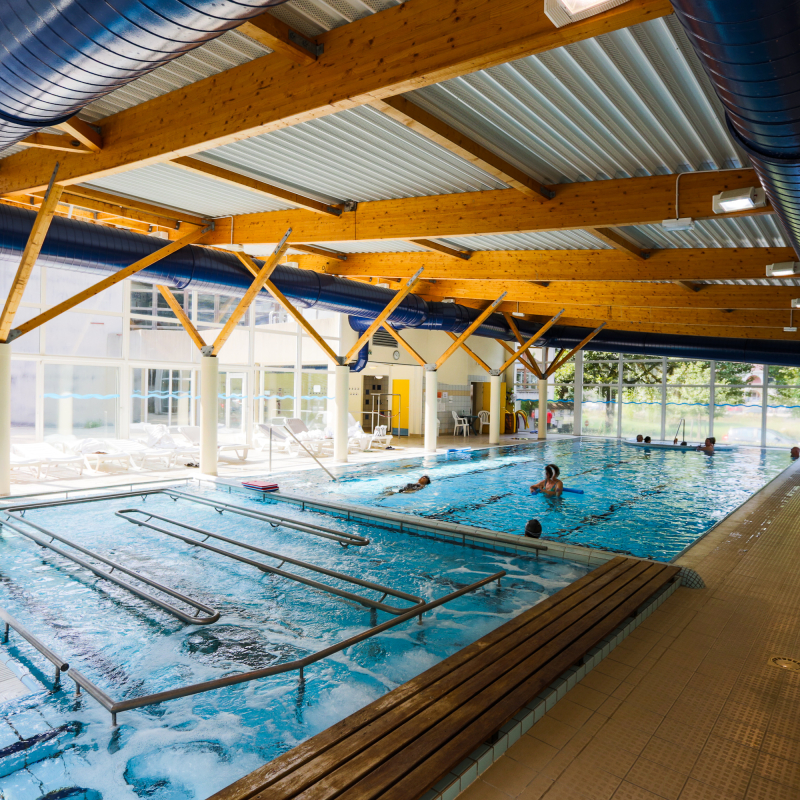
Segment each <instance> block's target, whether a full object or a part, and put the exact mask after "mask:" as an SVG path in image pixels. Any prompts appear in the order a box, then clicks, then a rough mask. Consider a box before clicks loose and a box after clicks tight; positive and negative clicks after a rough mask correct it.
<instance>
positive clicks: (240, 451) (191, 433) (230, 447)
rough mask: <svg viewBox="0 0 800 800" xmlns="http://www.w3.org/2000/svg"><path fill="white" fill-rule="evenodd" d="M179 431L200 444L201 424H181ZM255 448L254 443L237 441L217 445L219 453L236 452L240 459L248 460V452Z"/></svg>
mask: <svg viewBox="0 0 800 800" xmlns="http://www.w3.org/2000/svg"><path fill="white" fill-rule="evenodd" d="M178 431H179V432H180V433H181V434H182V435H183V436H185V437H186V438H187V439H188V440H189V441H190V442H191V443H192V444H193V445H195V446H198V447H199V446H200V426H199V425H180V426H179V427H178ZM251 449H253V445H251V444H246V443H242V444H239V443H235V444H225V443H223V444H218V445H217V455H218V456H219V455H222V454H223V453H231V452H233V453H236V457H237V458H238V459H239V461H246V460H247V452H248V451H249V450H251Z"/></svg>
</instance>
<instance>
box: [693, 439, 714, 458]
mask: <svg viewBox="0 0 800 800" xmlns="http://www.w3.org/2000/svg"><path fill="white" fill-rule="evenodd" d="M716 443H717V440H716V439H715V438H714V437H713V436H709V437H708V439H706V443H705V444H701V445H700V447H698V448H697V449H698V450H699V451H700V452H701V453H706V454H708V455H712V454H713V453H714V445H715V444H716Z"/></svg>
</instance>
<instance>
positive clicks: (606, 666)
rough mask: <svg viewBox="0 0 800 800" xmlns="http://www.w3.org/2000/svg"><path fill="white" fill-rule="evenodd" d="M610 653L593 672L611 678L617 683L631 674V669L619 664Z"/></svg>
mask: <svg viewBox="0 0 800 800" xmlns="http://www.w3.org/2000/svg"><path fill="white" fill-rule="evenodd" d="M613 656H614V653H613V652H612V653H611V655H610V656H608V658H604V659H603V660H602V661H601V662H600V663H599V664H598V665H597V666H596V667H595V670H596V671H597V672H600V673H601V674H603V675H608V676H609V677H611V678H616V679H617V680H619V681H624V680H625V678H627V677H628V675H630V674H631V672H633V669H632V668H631V667H628V666H626V665H625V664H622V663H620V662H619V661H616V660H615V659H614V657H613Z"/></svg>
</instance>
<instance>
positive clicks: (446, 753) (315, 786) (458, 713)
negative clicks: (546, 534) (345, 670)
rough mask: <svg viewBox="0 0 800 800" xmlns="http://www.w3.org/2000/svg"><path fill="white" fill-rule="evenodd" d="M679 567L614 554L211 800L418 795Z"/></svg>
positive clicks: (409, 798)
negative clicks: (611, 557) (579, 577)
mask: <svg viewBox="0 0 800 800" xmlns="http://www.w3.org/2000/svg"><path fill="white" fill-rule="evenodd" d="M677 573H678V568H677V567H673V566H669V565H667V564H658V563H652V562H648V561H639V560H637V559H632V558H624V557H619V558H615V559H613V560H612V561H609V562H608V563H606V564H604V565H603V566H601V567H598V568H597V569H595V570H594V571H592V572H590V573H588V574H587V575H585V576H584V577H583V578H581V579H580V580H578V581H576V582H575V583H573V584H571V585H570V586H568V587H566V588H564V589H562V590H561V591H559V592H557V593H556V594H554V595H553V596H552V597H549V598H548V599H547V600H544V601H543V602H541V603H539V604H538V605H536V606H534V607H533V608H531V609H529V610H528V611H526V612H524V613H522V614H520V615H519V616H517V617H515V618H514V619H512V620H510V621H509V622H507V623H505V624H504V625H502V626H501V627H500V628H498V629H497V630H495V631H493V632H492V633H490V634H488V635H487V636H484V637H483V638H482V639H479V640H478V641H476V642H474V643H473V644H471V645H470V646H469V647H466V648H464V649H463V650H461V651H459V652H458V653H456V654H454V655H452V656H450V657H449V658H447V659H445V660H444V661H442V662H441V663H439V664H437V665H436V666H434V667H432V668H431V669H429V670H427V671H426V672H423V673H422V674H421V675H419V676H417V677H416V678H414V679H413V680H410V681H408V683H404V684H403V685H402V686H399V687H398V688H397V689H395V690H394V691H392V692H389V693H388V694H386V695H384V696H383V697H381V698H379V699H378V700H376V701H375V702H373V703H370V705H368V706H366V707H365V708H362V709H361V710H360V711H357V712H356V713H355V714H351V715H350V716H349V717H347V718H346V719H344V720H342V721H341V722H339V723H337V724H336V725H333V726H332V727H330V728H328V729H327V730H325V731H323V732H322V733H320V734H318V735H317V736H314V737H313V738H311V739H309V740H308V741H307V742H304V743H303V744H300V745H298V746H297V747H295V748H294V749H292V750H290V751H289V752H288V753H285V754H284V755H282V756H280V757H279V758H276V759H275V760H274V761H271V762H270V763H269V764H265V765H264V766H263V767H261V768H259V769H257V770H255V771H254V772H252V773H251V774H249V775H247V776H245V777H244V778H242V779H241V780H239V781H237V782H236V783H234V784H232V785H231V786H229V787H228V788H226V789H223V790H222V791H221V792H218V793H217V794H215V795H213V797H212V798H209V800H256V799H257V800H289V799H290V798H301V797H302V798H303V800H312V799H313V800H328V799H332V798H337V800H340V799H341V800H368V799H372V798H374V799H375V800H378V798H380V800H414V799H415V798H419V797H421V796H422V795H423V794H424V793H425V792H426V791H427V790H428V789H430V788H431V787H432V786H433V785H434V784H435V783H436V782H437V781H438V780H440V779H441V778H442V777H443V776H444V775H446V774H447V773H448V772H449V771H450V770H451V769H452V768H453V767H454V766H456V765H457V764H459V763H460V762H461V761H462V760H463V759H464V758H465V757H466V756H468V755H469V754H470V753H471V752H472V751H473V750H475V748H477V747H478V746H479V745H480V744H481V743H483V742H486V741H487V740H488V739H489V738H490V737H491V736H492V735H493V734H494V733H495V732H496V731H497V730H498V729H499V728H501V727H502V726H503V725H504V724H505V723H506V722H507V721H508V720H509V719H511V718H512V717H513V716H514V715H515V714H516V713H517V712H518V711H519V710H520V709H521V708H523V707H524V706H525V705H527V704H528V703H530V702H531V701H532V700H533V699H534V698H535V697H536V696H537V695H538V694H539V693H540V692H541V691H542V690H543V689H545V688H546V687H547V686H548V685H549V684H551V683H552V682H553V681H554V680H555V679H556V678H558V676H559V675H561V674H562V673H563V672H564V671H565V670H567V669H569V668H570V667H572V666H573V665H575V664H577V663H579V662H580V661H581V659H582V658H583V656H584V655H585V654H586V653H587V652H588V651H589V650H591V649H592V648H593V647H594V646H595V645H597V644H598V643H599V642H600V641H602V640H603V639H604V638H605V637H606V636H608V634H610V633H611V632H612V631H614V630H615V629H616V628H617V627H618V626H619V625H620V624H621V623H623V622H625V620H627V619H628V618H630V617H632V616H634V615H635V614H636V613H637V611H638V610H639V609H640V608H641V607H642V606H643V605H644V604H646V602H647V601H648V599H649V598H651V597H652V596H653V595H654V594H656V593H657V592H658V591H659V590H660V589H662V588H663V587H664V586H665V585H666V584H668V583H669V582H670V581H672V580H675V579H677Z"/></svg>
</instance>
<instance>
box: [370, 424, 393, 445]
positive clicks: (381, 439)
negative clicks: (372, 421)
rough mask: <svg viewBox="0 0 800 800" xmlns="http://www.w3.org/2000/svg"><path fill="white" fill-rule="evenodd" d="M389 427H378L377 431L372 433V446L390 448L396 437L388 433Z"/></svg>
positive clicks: (376, 427)
mask: <svg viewBox="0 0 800 800" xmlns="http://www.w3.org/2000/svg"><path fill="white" fill-rule="evenodd" d="M387 431H388V426H387V425H376V426H375V430H374V431H373V433H372V445H373V447H382V448H386V447H388V446H389V445H390V444H391V442H392V439H394V436H392V434H391V433H388V432H387Z"/></svg>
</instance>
